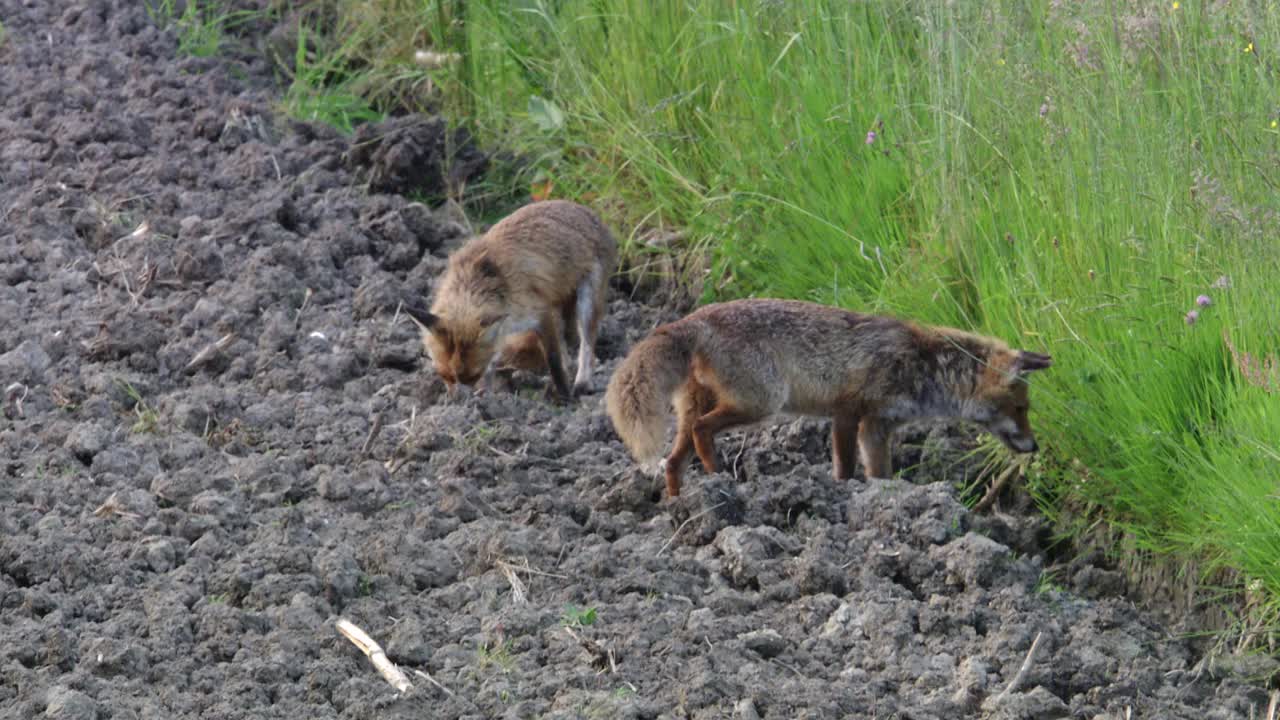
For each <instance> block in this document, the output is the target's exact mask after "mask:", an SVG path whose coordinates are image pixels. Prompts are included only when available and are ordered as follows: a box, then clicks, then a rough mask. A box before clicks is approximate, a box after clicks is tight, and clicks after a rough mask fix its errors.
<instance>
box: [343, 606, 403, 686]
mask: <svg viewBox="0 0 1280 720" xmlns="http://www.w3.org/2000/svg"><path fill="white" fill-rule="evenodd" d="M337 627H338V632H340V633H342V634H343V635H344V636H346V638H347V639H348V640H350V641H351V642H352V644H354V645H355V646H356V647H358V648H360V652H362V653H364V654H365V656H366V657H368V658H369V662H371V663H373V666H374V667H375V668H377V670H378V672H379V673H380V674H381V675H382V677H383V678H385V679H386V681H387V682H389V683H391V687H393V688H395V689H396V690H399V691H400V692H405V691H406V690H408V689H410V688H412V687H413V683H411V682H409V678H408V677H406V676H405V674H404V673H403V672H401V670H400V668H398V667H396V664H395V663H393V662H391V659H390V658H388V657H387V654H386V653H385V652H383V651H382V646H381V645H379V644H378V643H376V642H374V640H373V638H371V637H369V635H368V633H366V632H365V631H363V630H361V629H360V628H358V627H356V626H355V625H354V624H353V623H352V622H351V621H350V620H347V619H345V618H343V619H340V620H338V622H337Z"/></svg>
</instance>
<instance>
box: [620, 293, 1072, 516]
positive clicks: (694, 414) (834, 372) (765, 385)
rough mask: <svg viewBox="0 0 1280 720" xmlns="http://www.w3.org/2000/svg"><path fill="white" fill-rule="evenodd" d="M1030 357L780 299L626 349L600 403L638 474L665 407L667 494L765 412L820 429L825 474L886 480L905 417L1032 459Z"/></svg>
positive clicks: (1034, 357) (1039, 364)
mask: <svg viewBox="0 0 1280 720" xmlns="http://www.w3.org/2000/svg"><path fill="white" fill-rule="evenodd" d="M1050 364H1051V359H1050V358H1049V356H1047V355H1041V354H1039V353H1031V352H1023V351H1018V350H1011V349H1010V348H1009V347H1008V346H1007V345H1005V344H1004V343H1002V342H1001V341H999V340H996V339H994V338H988V337H982V336H979V335H974V334H971V333H966V332H962V331H960V330H954V329H951V328H933V327H924V326H920V325H916V324H914V323H911V322H906V321H902V320H897V319H894V318H889V317H880V316H873V315H862V314H858V313H853V312H848V311H845V310H841V309H839V308H834V307H828V306H824V305H818V304H815V303H807V302H799V301H791V300H767V299H762V300H738V301H734V302H728V303H720V304H715V305H708V306H705V307H703V308H701V309H699V310H697V311H695V312H693V313H692V314H690V315H688V316H687V317H685V318H683V319H681V320H677V321H675V322H672V323H668V324H666V325H663V326H661V327H659V328H657V329H656V330H654V331H653V332H652V333H651V334H650V335H649V337H647V338H645V339H644V340H643V341H641V342H640V343H639V344H637V345H636V346H635V347H634V348H633V349H632V350H631V352H630V353H629V354H628V355H627V358H626V359H625V360H624V361H623V363H622V365H621V366H619V368H618V370H617V371H616V372H615V373H614V375H613V378H612V379H611V380H610V382H609V387H608V391H607V393H606V396H605V400H606V405H607V409H608V412H609V417H610V419H611V420H612V421H613V425H614V428H615V429H616V430H617V432H618V434H619V436H620V437H621V438H622V440H623V442H624V443H625V444H626V445H627V448H628V449H629V450H630V451H631V453H632V455H633V456H635V457H636V458H637V459H638V460H640V461H641V462H649V461H652V460H655V459H656V458H657V457H659V455H660V453H661V449H662V443H663V438H664V437H665V434H666V418H667V417H668V414H669V412H670V410H671V408H672V406H674V409H675V414H676V435H675V444H674V446H673V447H672V449H671V451H670V453H669V454H668V455H667V458H666V469H665V475H666V482H667V492H668V494H669V495H672V496H675V495H678V494H679V492H680V479H681V473H682V471H683V468H684V465H685V464H686V463H687V462H688V460H689V457H690V454H691V453H697V455H698V457H699V459H700V460H701V461H702V465H703V467H704V468H705V469H707V470H708V471H714V470H715V468H716V451H715V437H716V435H717V434H718V433H720V432H722V431H724V430H726V429H729V428H733V427H738V426H742V425H748V424H751V423H755V422H759V421H761V420H764V419H766V418H768V417H769V416H771V415H774V414H777V413H791V414H798V415H816V416H821V417H830V418H832V438H831V439H832V466H833V468H832V470H833V474H834V475H835V476H836V477H837V478H849V477H852V476H853V473H854V467H855V465H856V463H857V454H858V451H859V450H860V451H861V455H862V461H863V465H864V470H865V472H866V474H867V476H868V477H889V476H890V475H891V474H892V466H891V457H890V454H889V438H890V434H891V433H892V431H893V429H894V428H895V427H896V426H897V425H898V424H900V423H902V422H904V421H906V420H910V419H913V418H920V417H930V416H955V417H962V418H966V419H969V420H973V421H975V422H978V423H979V424H981V425H983V426H984V427H986V428H987V429H989V430H991V431H992V432H993V433H995V434H996V435H997V437H999V438H1000V439H1001V440H1002V441H1003V442H1004V443H1005V444H1007V445H1009V446H1010V447H1011V448H1013V449H1015V450H1018V451H1020V452H1032V451H1034V450H1035V449H1036V444H1035V438H1034V435H1033V434H1032V431H1031V426H1030V423H1029V421H1028V419H1027V408H1028V400H1027V385H1026V382H1025V376H1026V374H1027V373H1029V372H1031V371H1034V370H1039V369H1042V368H1046V367H1049V365H1050Z"/></svg>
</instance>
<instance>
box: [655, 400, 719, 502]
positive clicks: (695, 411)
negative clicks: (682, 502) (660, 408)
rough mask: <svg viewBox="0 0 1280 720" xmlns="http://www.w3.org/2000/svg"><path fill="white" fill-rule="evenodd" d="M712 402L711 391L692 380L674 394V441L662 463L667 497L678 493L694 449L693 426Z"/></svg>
mask: <svg viewBox="0 0 1280 720" xmlns="http://www.w3.org/2000/svg"><path fill="white" fill-rule="evenodd" d="M714 402H715V399H714V397H713V396H712V394H711V391H710V390H708V389H707V388H705V387H702V386H700V385H698V384H697V383H695V382H693V381H689V382H687V383H685V385H684V387H683V388H682V389H681V391H680V392H679V393H677V394H676V398H675V406H676V441H675V446H674V447H672V448H671V454H670V455H668V456H667V459H666V462H665V463H663V465H664V468H663V471H664V474H665V475H666V478H667V496H668V497H676V496H677V495H679V494H680V476H681V475H682V474H683V473H684V469H685V467H686V466H687V465H688V464H689V453H690V452H691V451H692V450H693V449H694V439H693V438H694V435H693V426H694V424H695V423H696V422H697V420H698V418H699V417H701V416H702V415H703V414H704V413H705V412H706V411H707V409H708V408H709V407H711V406H712V405H713V404H714Z"/></svg>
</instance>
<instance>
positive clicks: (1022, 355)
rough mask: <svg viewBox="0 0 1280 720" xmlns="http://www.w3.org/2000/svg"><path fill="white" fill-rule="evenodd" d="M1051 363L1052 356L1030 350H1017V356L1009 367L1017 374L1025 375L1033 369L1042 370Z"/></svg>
mask: <svg viewBox="0 0 1280 720" xmlns="http://www.w3.org/2000/svg"><path fill="white" fill-rule="evenodd" d="M1052 365H1053V358H1052V357H1049V356H1048V355H1045V354H1043V353H1038V352H1030V351H1028V350H1019V351H1018V355H1017V357H1015V358H1014V359H1013V367H1011V368H1010V369H1011V370H1012V371H1013V372H1014V373H1016V374H1018V375H1026V374H1027V373H1029V372H1032V371H1035V370H1044V369H1045V368H1048V367H1051V366H1052Z"/></svg>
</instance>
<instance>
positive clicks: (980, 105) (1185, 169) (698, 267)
mask: <svg viewBox="0 0 1280 720" xmlns="http://www.w3.org/2000/svg"><path fill="white" fill-rule="evenodd" d="M360 5H361V7H366V6H368V3H364V4H360ZM464 7H465V13H463V12H462V8H464ZM1233 7H1235V6H1233ZM388 12H391V11H388ZM394 12H399V13H402V15H401V19H402V20H403V22H400V23H395V22H388V21H387V19H386V17H385V16H383V17H382V18H381V19H380V21H379V22H377V23H371V24H372V25H376V26H378V27H402V28H403V27H407V28H411V29H412V33H416V34H412V33H411V31H410V30H403V31H402V33H401V34H400V35H398V36H397V38H398V39H397V40H396V44H395V45H394V47H397V48H402V47H406V46H407V45H411V44H412V43H414V42H419V43H427V44H432V43H435V44H438V45H440V47H441V48H442V49H447V50H449V51H452V52H460V53H462V54H463V56H464V58H465V62H462V63H455V64H451V65H448V66H447V67H443V68H440V69H438V70H432V71H427V75H428V76H429V77H430V78H432V79H433V80H434V82H435V84H436V86H437V87H438V88H439V89H440V90H441V91H442V92H443V93H444V95H443V98H444V100H443V102H444V105H445V107H446V108H447V109H450V110H451V111H453V112H466V113H468V117H469V119H470V121H471V123H472V124H473V126H474V127H476V128H478V129H479V131H480V132H481V136H482V138H484V139H485V140H486V141H487V142H489V143H491V144H494V145H501V146H504V147H512V148H516V149H519V150H523V151H525V152H527V153H529V154H530V155H532V156H533V157H536V158H537V162H536V168H535V169H536V171H537V172H538V173H540V175H539V177H540V178H542V179H546V180H549V181H551V182H552V183H553V184H554V193H555V194H556V195H559V196H566V197H576V198H593V197H596V196H599V197H601V198H602V199H604V200H607V202H606V203H599V206H600V207H605V208H607V209H608V211H609V213H610V214H611V217H610V220H611V221H612V222H613V223H614V225H615V226H617V227H619V228H622V229H625V231H624V232H623V233H622V236H623V237H624V238H626V240H625V242H626V247H625V248H624V252H625V254H626V256H627V257H628V258H630V259H633V260H634V259H635V258H636V256H637V255H638V254H640V253H644V252H656V251H655V250H653V249H652V248H648V247H646V246H644V245H643V244H642V243H641V242H639V238H642V237H643V236H644V235H645V233H646V232H649V231H651V230H654V229H656V228H678V229H680V230H681V232H682V238H683V239H682V240H681V241H680V242H679V243H678V244H676V245H675V246H673V247H672V248H671V249H670V250H664V251H673V252H676V253H680V254H682V255H684V256H686V257H688V256H697V257H705V258H707V262H706V263H702V264H700V263H691V264H685V265H683V267H686V268H692V270H691V271H690V272H689V273H688V274H687V275H686V276H685V277H684V278H682V280H683V282H685V283H687V284H690V285H691V286H694V287H697V288H699V289H700V294H701V298H702V299H703V300H704V301H706V300H712V299H724V298H731V297H738V296H748V295H756V296H760V295H771V296H785V297H800V298H808V299H813V300H817V301H820V302H827V303H834V304H839V305H843V306H846V307H851V308H858V309H864V310H875V311H885V312H892V313H897V314H901V315H906V316H911V317H915V318H918V319H921V320H924V321H928V322H937V323H945V324H951V325H957V326H963V327H966V328H972V329H976V330H978V331H981V332H986V333H990V334H993V335H997V336H1000V337H1003V338H1005V339H1007V340H1008V341H1010V342H1011V343H1014V344H1016V345H1018V346H1022V347H1025V348H1028V349H1033V350H1039V351H1045V352H1050V353H1052V354H1053V356H1054V358H1055V367H1054V368H1053V369H1052V370H1050V371H1048V372H1046V373H1043V374H1040V375H1039V376H1037V377H1036V378H1035V379H1034V381H1033V385H1034V388H1033V393H1032V397H1033V403H1034V406H1035V411H1034V413H1033V415H1034V417H1033V422H1034V423H1035V425H1036V427H1037V430H1038V434H1039V435H1040V440H1041V443H1040V444H1041V446H1042V447H1045V448H1047V451H1046V457H1045V462H1042V463H1037V467H1038V468H1041V469H1040V470H1038V471H1037V472H1035V473H1034V474H1033V477H1031V479H1030V480H1031V488H1032V491H1033V492H1034V493H1035V495H1036V497H1037V498H1038V500H1039V501H1040V503H1041V505H1042V507H1044V508H1045V510H1046V511H1047V512H1048V513H1049V514H1050V515H1051V516H1053V517H1055V518H1057V519H1058V520H1060V521H1061V522H1062V523H1063V524H1064V525H1066V526H1070V527H1074V528H1076V529H1080V530H1083V529H1084V528H1087V527H1088V526H1089V525H1090V524H1092V523H1095V522H1097V521H1099V520H1102V521H1105V522H1108V523H1110V524H1113V525H1116V526H1118V527H1119V528H1121V529H1123V530H1125V531H1126V533H1127V535H1128V537H1129V538H1130V539H1131V540H1132V542H1133V544H1134V546H1135V547H1136V549H1139V550H1142V551H1151V552H1154V553H1156V554H1162V555H1165V556H1168V557H1173V558H1193V559H1195V560H1196V561H1198V563H1199V564H1200V566H1201V567H1204V568H1206V569H1208V570H1216V569H1223V568H1226V569H1234V570H1237V571H1239V573H1240V575H1241V578H1240V581H1239V582H1240V583H1241V586H1243V585H1247V584H1248V583H1251V582H1255V583H1256V582H1260V583H1261V584H1262V586H1263V587H1264V588H1265V589H1266V591H1267V593H1266V595H1267V600H1266V601H1265V602H1264V603H1263V604H1262V610H1261V611H1260V612H1262V613H1263V614H1264V615H1265V614H1268V613H1271V616H1272V617H1274V612H1275V611H1276V610H1277V609H1280V602H1277V599H1278V598H1280V562H1277V560H1280V504H1278V503H1277V497H1276V492H1277V487H1280V449H1277V447H1276V438H1280V369H1274V368H1275V363H1276V360H1274V358H1276V357H1277V356H1278V355H1280V333H1277V332H1276V320H1275V308H1276V306H1277V305H1278V304H1280V302H1278V301H1280V285H1277V284H1276V283H1275V281H1274V278H1276V277H1277V271H1280V254H1278V253H1276V252H1275V250H1274V247H1275V242H1276V240H1277V238H1276V235H1277V228H1280V222H1278V221H1280V195H1278V194H1277V182H1280V175H1278V174H1277V173H1276V172H1275V170H1274V168H1276V167H1277V161H1280V127H1277V125H1278V122H1277V121H1278V119H1280V82H1278V77H1277V71H1278V68H1280V54H1277V49H1280V8H1277V6H1275V4H1267V5H1265V6H1264V5H1261V4H1255V5H1250V6H1249V7H1247V8H1246V7H1243V6H1239V7H1235V9H1234V10H1223V9H1214V8H1213V6H1209V5H1207V4H1205V3H1201V2H1180V3H1179V4H1178V6H1177V7H1175V6H1174V4H1173V3H1172V2H1156V3H1148V2H1143V3H1137V2H1129V1H1127V0H1085V1H1084V2H1080V3H1051V2H1049V0H1032V1H1031V2H1020V1H1014V0H999V1H997V2H992V3H966V2H957V3H939V2H926V1H925V0H886V1H884V2H868V3H848V2H844V1H842V0H806V1H804V2H795V3H787V2H775V1H772V0H749V1H748V0H679V1H677V0H470V2H469V3H465V4H464V3H461V2H459V0H418V1H417V2H405V1H402V2H400V3H399V4H397V5H396V8H395V9H394ZM458 19H461V20H464V21H465V22H457V20H458ZM442 27H443V28H446V30H447V31H441V30H440V28H442ZM377 47H378V45H377V43H376V42H373V43H366V44H364V45H362V50H361V53H362V57H364V58H365V60H364V61H363V62H364V67H368V68H375V69H376V68H383V69H382V70H379V71H380V72H384V73H386V72H388V71H387V70H386V69H385V68H386V67H387V66H394V65H395V63H397V62H401V61H400V60H395V59H394V58H396V57H400V56H402V55H403V53H404V51H403V50H397V51H395V52H391V53H388V54H387V56H386V58H383V59H382V60H379V59H378V56H379V54H378V52H377V50H376V48H377ZM369 58H372V59H371V60H370V59H369ZM380 62H381V63H382V64H381V65H380V64H379V63H380ZM370 72H372V70H370ZM872 132H874V135H870V134H869V133H872ZM1223 277H1225V278H1229V287H1225V288H1223V287H1215V283H1216V282H1217V281H1218V279H1219V278H1223ZM1201 294H1205V295H1208V296H1209V297H1210V299H1211V301H1212V304H1211V305H1210V306H1208V307H1205V308H1200V309H1199V310H1198V312H1199V319H1198V321H1197V322H1195V323H1194V324H1188V323H1187V322H1186V320H1185V316H1186V313H1187V312H1188V311H1190V310H1192V309H1195V308H1196V305H1195V299H1196V297H1197V296H1198V295H1201ZM1227 338H1229V339H1230V342H1231V344H1232V346H1233V347H1234V348H1235V350H1234V351H1233V350H1232V349H1231V348H1230V347H1228V344H1227V342H1226V339H1227ZM1268 358H1271V359H1272V360H1271V362H1272V363H1273V364H1272V365H1271V366H1270V367H1271V368H1273V369H1271V370H1267V369H1266V368H1267V365H1266V363H1267V361H1268V360H1267V359H1268ZM1269 383H1270V384H1269Z"/></svg>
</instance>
